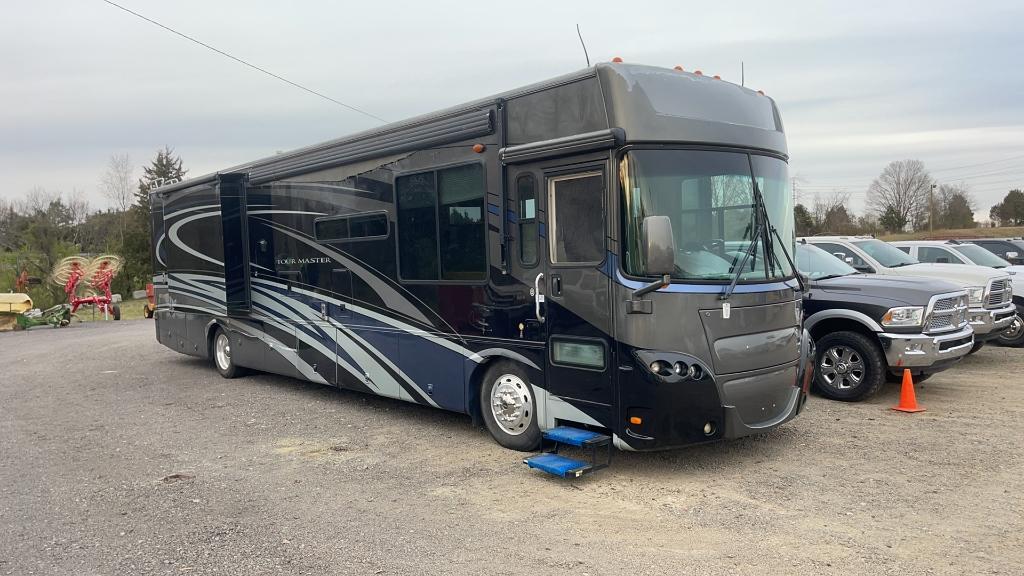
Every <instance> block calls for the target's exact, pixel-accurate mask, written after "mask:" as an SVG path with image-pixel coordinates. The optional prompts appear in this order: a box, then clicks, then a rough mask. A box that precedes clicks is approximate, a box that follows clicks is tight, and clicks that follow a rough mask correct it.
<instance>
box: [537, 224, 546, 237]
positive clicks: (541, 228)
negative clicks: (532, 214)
mask: <svg viewBox="0 0 1024 576" xmlns="http://www.w3.org/2000/svg"><path fill="white" fill-rule="evenodd" d="M537 234H538V235H539V236H540V237H541V238H547V237H548V227H547V225H546V224H544V223H543V222H537Z"/></svg>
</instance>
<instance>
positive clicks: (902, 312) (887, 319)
mask: <svg viewBox="0 0 1024 576" xmlns="http://www.w3.org/2000/svg"><path fill="white" fill-rule="evenodd" d="M923 319H924V307H923V306H900V307H899V308H890V309H889V311H888V312H886V313H885V316H882V326H920V325H921V321H922V320H923Z"/></svg>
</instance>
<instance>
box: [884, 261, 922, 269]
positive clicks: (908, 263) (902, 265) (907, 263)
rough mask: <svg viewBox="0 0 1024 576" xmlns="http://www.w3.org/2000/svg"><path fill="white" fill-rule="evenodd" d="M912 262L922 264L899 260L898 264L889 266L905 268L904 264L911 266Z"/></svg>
mask: <svg viewBox="0 0 1024 576" xmlns="http://www.w3.org/2000/svg"><path fill="white" fill-rule="evenodd" d="M911 264H920V262H897V263H896V264H893V265H892V266H889V268H903V267H904V266H910V265H911Z"/></svg>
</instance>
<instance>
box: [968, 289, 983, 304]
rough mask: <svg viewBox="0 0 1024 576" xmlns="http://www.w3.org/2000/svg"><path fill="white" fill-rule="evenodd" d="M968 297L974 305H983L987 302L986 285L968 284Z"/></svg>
mask: <svg viewBox="0 0 1024 576" xmlns="http://www.w3.org/2000/svg"><path fill="white" fill-rule="evenodd" d="M967 299H968V301H970V304H971V306H972V307H978V306H982V305H984V303H985V287H984V286H968V287H967Z"/></svg>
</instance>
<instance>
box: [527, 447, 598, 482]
mask: <svg viewBox="0 0 1024 576" xmlns="http://www.w3.org/2000/svg"><path fill="white" fill-rule="evenodd" d="M523 462H525V463H526V465H527V466H529V467H530V468H536V469H538V470H543V471H544V472H547V473H548V474H554V475H555V476H561V477H563V478H569V477H579V476H581V475H583V473H585V472H587V471H588V470H590V468H591V465H590V464H588V463H586V462H583V461H580V460H574V459H572V458H566V457H565V456H559V455H558V454H550V453H545V454H538V455H536V456H531V457H529V458H527V459H526V460H523Z"/></svg>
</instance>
